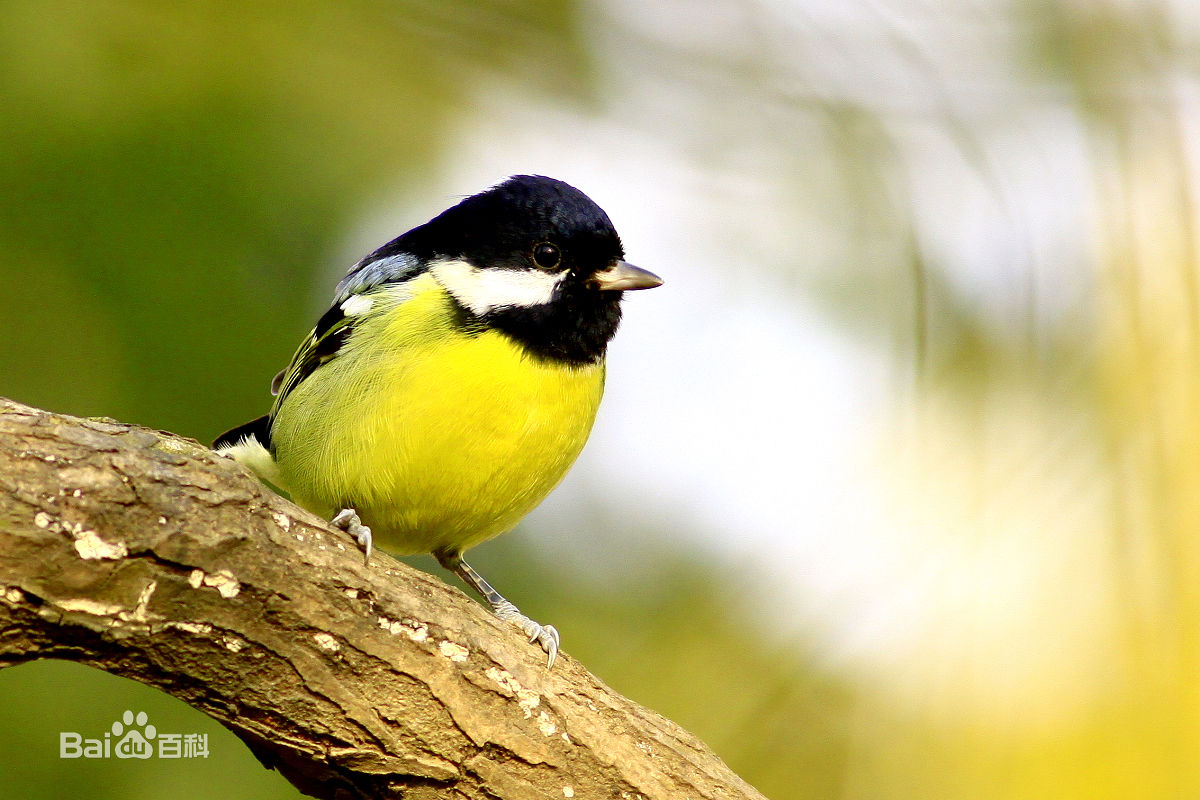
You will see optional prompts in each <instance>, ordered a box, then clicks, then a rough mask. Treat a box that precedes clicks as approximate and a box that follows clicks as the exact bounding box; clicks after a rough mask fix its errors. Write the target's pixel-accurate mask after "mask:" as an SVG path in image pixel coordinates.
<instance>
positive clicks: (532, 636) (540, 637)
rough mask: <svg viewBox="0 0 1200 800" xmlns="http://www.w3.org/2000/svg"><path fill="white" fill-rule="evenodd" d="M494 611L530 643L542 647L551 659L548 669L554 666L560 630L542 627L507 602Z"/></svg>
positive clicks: (493, 607)
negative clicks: (518, 629)
mask: <svg viewBox="0 0 1200 800" xmlns="http://www.w3.org/2000/svg"><path fill="white" fill-rule="evenodd" d="M492 611H494V612H496V616H497V617H499V618H500V619H502V620H504V621H505V622H508V623H511V624H513V625H516V626H517V627H518V628H520V629H521V630H522V631H523V632H524V633H525V635H526V636H528V637H529V641H530V643H533V642H537V643H538V644H540V645H541V646H542V649H543V650H545V651H546V655H547V656H548V657H549V658H548V659H547V661H546V669H550V668H551V667H553V666H554V659H555V658H556V657H557V656H558V642H559V639H558V630H557V629H556V628H555V627H554V626H553V625H541V624H539V623H537V622H534V621H533V620H531V619H530V618H529V617H527V616H525V615H524V614H522V613H521V612H520V610H519V609H518V608H517V607H516V606H514V605H513V604H512V603H510V602H509V601H507V600H504V601H503V602H500V603H497V604H496V605H494V606H492Z"/></svg>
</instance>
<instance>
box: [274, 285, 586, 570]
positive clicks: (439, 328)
mask: <svg viewBox="0 0 1200 800" xmlns="http://www.w3.org/2000/svg"><path fill="white" fill-rule="evenodd" d="M366 298H369V299H370V301H371V302H370V307H369V309H368V310H367V311H365V312H364V313H363V315H362V318H361V320H359V321H358V322H356V324H355V327H354V331H353V333H352V334H350V336H349V338H348V339H347V340H346V342H345V343H344V344H343V345H342V347H341V349H340V350H339V351H338V353H337V355H336V356H335V357H334V358H333V359H332V360H331V361H329V363H327V364H324V365H322V366H320V367H318V368H317V369H316V370H315V371H314V372H313V373H312V374H311V375H309V376H308V377H307V378H305V379H304V380H303V382H301V383H300V384H299V385H298V386H296V387H295V388H294V389H293V390H292V391H291V392H290V393H289V394H287V396H285V397H283V398H282V402H281V404H280V406H279V408H278V409H277V410H276V417H275V422H274V428H273V430H272V442H273V443H274V446H275V450H276V460H277V462H278V466H279V470H280V472H281V474H282V477H283V479H284V482H285V483H286V485H287V487H288V489H289V490H290V491H291V492H292V494H293V498H294V499H295V500H296V501H297V502H299V503H300V504H301V505H304V506H305V507H307V508H308V509H309V510H311V511H313V512H315V513H318V514H322V515H325V516H328V515H329V514H330V513H332V512H334V511H336V510H338V509H341V508H346V507H353V508H355V509H357V511H358V513H359V515H360V517H361V518H362V521H363V522H364V523H365V524H366V525H368V526H370V527H371V528H372V530H373V531H374V534H375V537H376V542H377V543H379V544H380V545H382V546H383V547H384V548H385V549H388V550H392V551H394V552H399V553H416V552H430V551H433V550H438V549H447V550H465V549H466V548H468V547H471V546H472V545H475V544H478V543H479V542H481V541H483V540H485V539H488V538H490V537H492V536H495V535H497V534H499V533H502V532H504V531H506V530H508V529H509V528H511V527H512V526H514V525H515V524H516V523H517V521H518V520H520V519H521V517H523V516H524V515H525V514H527V513H528V512H529V511H530V510H532V509H533V507H534V506H536V505H537V504H538V503H539V502H541V500H542V499H543V498H544V497H545V496H546V495H547V494H548V493H549V492H550V490H551V489H553V488H554V487H555V486H556V485H557V484H558V482H559V481H560V480H561V479H562V477H563V475H565V474H566V472H567V470H568V469H569V468H570V466H571V464H572V463H574V461H575V458H576V457H577V456H578V455H579V452H580V450H582V449H583V445H584V443H585V442H586V441H587V437H588V433H589V432H590V430H591V427H592V422H593V421H594V420H595V416H596V409H597V407H598V406H599V404H600V396H601V394H602V392H603V388H604V364H603V362H600V363H598V364H591V365H584V366H569V365H564V364H556V363H553V362H549V361H546V360H541V359H536V358H533V357H531V356H530V355H528V354H527V352H526V351H525V350H524V349H523V348H522V347H521V346H520V345H519V344H517V343H515V342H514V341H512V340H511V339H509V338H508V337H507V336H505V335H504V334H501V333H499V332H496V331H493V330H487V329H482V328H481V329H479V330H477V331H471V330H469V329H464V328H463V327H462V326H461V325H460V324H459V322H458V318H457V314H456V310H455V306H454V304H453V302H452V301H451V300H450V298H449V296H448V295H447V294H446V293H445V291H444V290H443V289H442V288H441V286H440V285H439V284H438V283H437V282H436V281H435V280H434V279H433V278H432V277H431V276H429V275H424V276H422V277H419V278H416V279H414V280H412V281H409V282H408V283H405V284H400V285H396V286H387V287H383V288H381V289H379V290H377V291H375V292H373V293H371V294H370V295H367V296H366ZM362 305H363V306H365V305H366V300H365V299H364V300H363V301H362Z"/></svg>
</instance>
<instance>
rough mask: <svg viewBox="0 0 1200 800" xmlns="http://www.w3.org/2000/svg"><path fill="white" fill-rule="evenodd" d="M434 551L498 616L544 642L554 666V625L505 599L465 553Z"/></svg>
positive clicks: (556, 632) (538, 640)
mask: <svg viewBox="0 0 1200 800" xmlns="http://www.w3.org/2000/svg"><path fill="white" fill-rule="evenodd" d="M433 555H434V558H436V559H437V560H438V563H439V564H441V565H442V566H443V567H444V568H446V569H448V570H450V571H451V572H453V573H454V574H455V575H457V576H458V577H459V578H462V580H463V583H465V584H467V585H468V586H470V587H471V588H473V589H474V590H475V591H476V592H478V593H479V596H480V597H482V598H483V599H484V600H486V601H487V604H488V605H489V606H491V607H492V611H493V613H495V615H496V616H497V617H499V618H500V619H502V620H504V621H505V622H510V623H512V624H513V625H516V626H517V627H518V628H520V629H521V630H522V631H523V632H524V633H525V635H526V636H528V637H529V641H530V642H537V643H538V644H540V645H541V646H542V649H543V650H545V651H546V653H547V655H548V656H549V659H548V660H547V662H546V669H550V668H551V667H553V666H554V659H555V657H556V656H557V655H558V631H557V630H556V629H555V627H554V626H553V625H539V624H538V623H536V622H534V621H533V620H531V619H530V618H529V617H527V616H525V615H524V614H522V613H521V612H520V610H519V609H518V608H517V607H516V606H515V605H513V604H512V603H510V602H509V601H508V600H505V599H504V596H503V595H502V594H500V593H499V592H497V591H496V590H495V589H493V588H492V585H491V584H490V583H488V582H487V581H485V580H484V579H483V576H482V575H480V574H479V573H478V572H476V571H475V570H474V569H472V568H471V565H470V564H468V563H467V562H466V561H463V559H462V555H461V554H459V553H446V552H438V553H434V554H433Z"/></svg>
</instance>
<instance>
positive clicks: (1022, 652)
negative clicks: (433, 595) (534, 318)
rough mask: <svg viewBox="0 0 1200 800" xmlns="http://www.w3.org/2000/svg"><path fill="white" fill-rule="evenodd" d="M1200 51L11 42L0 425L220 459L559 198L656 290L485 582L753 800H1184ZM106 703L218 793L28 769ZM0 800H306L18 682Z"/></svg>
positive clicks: (577, 12)
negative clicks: (469, 241) (44, 417)
mask: <svg viewBox="0 0 1200 800" xmlns="http://www.w3.org/2000/svg"><path fill="white" fill-rule="evenodd" d="M1198 54H1200V6H1197V5H1196V4H1194V3H1190V2H1187V0H1140V1H1139V0H953V1H951V0H940V1H939V2H930V1H929V0H707V1H703V0H669V1H667V2H653V3H645V2H637V1H635V0H586V1H582V2H568V1H567V0H543V1H542V2H468V1H467V0H442V2H438V3H425V2H416V0H289V1H288V2H282V1H278V2H270V1H269V0H250V2H244V3H232V2H217V1H216V0H208V1H205V0H196V1H195V2H188V3H177V2H171V1H170V0H158V1H155V0H86V2H85V1H83V0H3V2H0V298H2V299H3V311H2V313H0V393H2V394H4V395H8V396H11V397H13V398H15V399H17V400H20V401H23V402H26V403H31V404H34V405H39V406H43V407H46V408H50V409H54V410H56V411H63V412H69V413H73V414H81V415H106V416H112V417H116V418H119V419H122V420H128V421H132V422H138V423H142V424H145V425H150V426H154V427H158V428H163V429H169V430H172V431H176V432H179V433H182V434H186V435H190V436H194V437H196V438H198V439H201V440H205V441H207V440H211V439H212V438H213V437H214V436H215V435H216V434H218V433H219V432H221V431H222V430H224V429H225V428H227V427H229V426H231V425H233V424H236V423H239V422H242V421H244V420H246V419H249V418H251V417H253V416H256V415H258V414H260V413H262V412H263V411H264V410H265V409H266V408H267V405H268V403H269V395H268V392H267V388H268V384H269V381H270V378H271V376H272V375H273V374H274V373H275V371H276V370H277V369H279V368H280V367H281V366H282V365H283V364H284V363H285V362H286V360H287V359H288V358H289V356H290V355H291V353H292V351H293V348H294V346H295V344H296V342H297V341H298V338H299V337H300V336H302V335H304V334H305V333H306V331H307V329H308V327H309V326H310V324H311V323H312V321H313V320H315V319H316V317H317V315H319V314H320V313H321V311H322V310H323V308H324V304H325V302H327V300H328V298H329V295H330V292H331V289H332V286H333V283H334V282H335V281H336V279H337V277H338V276H339V275H340V274H341V272H342V271H343V270H344V269H345V268H346V267H347V266H349V265H350V264H351V263H352V262H353V261H355V260H356V259H357V258H358V257H359V256H361V255H362V254H363V253H365V252H367V251H368V250H370V249H371V248H373V247H375V246H376V245H378V244H380V243H382V242H383V241H386V240H387V239H390V238H391V237H393V236H395V235H397V234H398V233H400V232H402V231H404V230H406V229H408V228H409V227H412V226H413V225H416V224H419V223H420V222H423V221H425V220H426V219H428V218H429V217H430V216H432V215H433V214H435V213H437V212H438V211H440V210H442V209H443V208H445V207H447V206H449V205H451V204H452V203H454V202H456V201H457V199H459V198H460V197H462V196H464V195H467V194H471V193H473V192H475V191H478V190H480V189H482V188H484V187H485V186H488V185H490V184H492V183H495V182H497V181H499V180H501V179H503V178H504V177H505V176H507V175H509V174H513V173H519V172H527V173H528V172H533V173H542V174H548V175H552V176H555V177H558V178H562V179H564V180H567V181H568V182H570V183H573V184H575V185H577V186H579V187H580V188H581V189H583V190H584V191H585V192H587V193H588V194H590V195H591V196H592V197H593V198H594V199H595V200H597V202H599V203H600V205H601V206H603V207H604V208H605V209H606V210H607V211H608V212H609V214H610V216H611V217H612V218H613V220H614V221H615V223H616V225H617V228H618V229H619V230H620V231H621V232H622V235H623V238H624V240H625V243H626V247H627V251H628V256H629V258H630V260H631V261H633V262H634V263H637V264H640V265H643V266H645V267H648V268H650V269H653V270H654V271H656V272H658V273H659V274H661V275H663V276H664V277H665V279H666V281H667V283H666V285H665V286H664V287H663V288H662V289H659V290H656V291H653V292H645V293H638V294H636V295H631V296H630V297H629V298H628V301H627V303H626V321H625V323H624V326H623V329H622V331H621V333H620V335H619V336H618V338H617V341H616V343H615V345H614V346H613V348H612V352H611V359H610V381H609V390H608V396H607V398H606V404H605V406H604V408H603V409H602V412H601V417H600V420H599V422H598V425H597V428H596V431H595V433H594V435H593V439H592V442H591V443H590V444H589V446H588V449H587V451H586V452H585V454H584V455H583V457H582V458H581V461H580V463H579V465H578V467H577V468H576V469H575V471H574V472H573V473H572V474H571V476H570V477H569V478H568V479H567V481H566V483H565V484H564V485H563V486H562V487H561V489H560V490H559V491H558V492H557V493H556V494H555V495H554V496H553V497H552V498H551V499H550V500H549V501H547V502H546V503H545V504H544V505H543V507H542V508H541V509H539V510H538V511H537V512H536V513H535V514H534V515H533V516H531V517H530V518H529V519H528V520H527V521H526V522H525V523H523V524H522V526H521V527H520V529H519V530H518V531H517V532H515V533H513V534H511V535H508V536H506V537H502V538H500V539H498V540H496V541H494V542H491V543H489V544H487V545H484V546H482V547H480V548H479V549H478V550H477V551H473V557H472V561H473V562H475V563H476V566H478V567H479V568H480V569H481V570H483V571H484V572H485V574H487V575H489V576H490V577H491V579H492V580H493V581H494V582H495V583H496V584H497V585H498V586H500V587H502V588H503V589H504V590H505V591H506V593H507V594H509V596H510V597H512V598H513V599H514V600H515V601H516V602H517V603H519V604H520V605H521V607H522V608H523V609H524V610H525V611H527V612H528V613H529V614H530V615H531V616H533V617H534V618H537V619H542V620H547V621H553V622H554V623H555V624H556V625H557V626H558V627H559V628H560V630H561V631H563V637H564V644H565V647H566V649H567V651H569V652H570V653H571V654H572V655H573V656H575V657H577V658H579V659H580V660H582V661H583V662H584V663H585V664H587V665H588V666H589V667H590V668H591V669H592V670H594V671H595V672H596V673H598V674H599V675H600V676H601V677H602V678H603V679H604V680H606V681H607V682H609V683H610V684H611V685H612V686H614V687H615V688H616V689H617V690H619V691H621V692H623V693H625V694H627V695H629V696H630V697H632V698H634V699H635V700H637V701H639V702H641V703H644V704H646V705H649V706H651V707H653V708H655V709H657V710H658V711H661V712H662V713H664V714H666V715H667V716H669V717H671V718H673V719H675V720H676V721H678V722H679V723H680V724H682V725H683V726H685V727H687V728H689V729H690V730H692V731H694V732H695V733H697V734H698V735H700V736H701V737H702V738H703V739H704V740H705V741H707V742H708V743H709V744H710V745H711V746H712V747H714V748H715V749H716V751H717V752H718V753H719V754H720V755H721V756H722V757H723V758H724V759H726V760H727V761H728V763H729V764H730V765H731V766H732V767H733V768H734V769H735V770H736V771H738V772H739V773H740V774H741V775H743V776H744V777H745V778H746V779H747V780H749V781H750V782H751V783H753V784H754V785H755V786H757V787H758V788H759V789H761V790H762V791H763V792H764V793H765V794H766V795H768V796H769V797H771V798H773V799H774V800H789V799H790V798H837V799H841V798H845V799H847V800H850V799H854V800H857V799H858V798H862V799H863V800H866V799H867V798H871V799H878V800H928V799H930V798H936V799H938V800H941V799H942V798H964V799H966V798H970V799H971V800H990V799H991V798H997V799H999V798H1022V799H1024V798H1054V799H1055V800H1067V799H1069V798H1088V800H1096V799H1097V798H1114V799H1115V798H1121V799H1122V800H1126V799H1128V798H1193V797H1198V796H1200V289H1198V284H1200V278H1198V271H1197V270H1198V259H1200V255H1198V244H1197V238H1196V234H1197V213H1198V210H1197V201H1196V190H1197V186H1198V185H1200V184H1198V177H1197V170H1198V169H1200V148H1198V143H1200V56H1198ZM419 563H421V565H423V566H425V567H427V568H430V569H435V567H434V566H433V564H432V562H431V561H423V562H419ZM126 708H132V709H135V710H138V709H143V710H146V711H147V712H148V713H149V715H150V718H151V720H152V722H154V723H155V724H156V726H157V727H158V729H159V730H161V731H177V732H192V731H196V732H208V733H209V734H210V751H211V757H210V758H209V759H208V760H207V761H189V762H166V761H151V762H147V763H139V764H137V765H133V764H129V763H126V762H115V761H112V762H79V761H70V762H67V761H61V760H59V759H58V758H57V741H58V732H59V731H63V730H74V731H81V732H84V734H85V735H99V732H102V731H103V730H105V729H106V728H107V727H108V725H109V724H110V723H111V722H112V721H113V720H115V719H117V718H118V717H119V716H120V714H121V712H122V711H123V710H124V709H126ZM88 732H94V733H92V734H89V733H88ZM0 795H2V796H4V797H23V798H39V797H65V796H80V797H90V798H110V797H111V798H118V797H119V798H157V797H168V796H169V797H176V798H210V797H217V796H220V797H229V798H241V797H245V798H249V797H254V798H286V797H295V796H296V793H295V791H294V790H293V789H291V787H290V786H289V785H288V784H287V783H286V782H285V781H284V780H283V779H281V778H279V777H278V776H277V775H275V774H273V773H268V772H266V771H264V770H263V769H261V768H260V767H259V765H258V764H257V762H255V760H254V759H253V757H252V756H251V755H250V754H249V753H248V752H247V751H246V750H245V749H244V748H243V747H242V746H241V745H240V744H239V743H238V742H237V740H236V739H234V738H233V737H232V736H231V735H229V734H226V733H224V732H223V730H222V729H220V728H219V727H218V726H216V725H215V724H213V723H212V722H211V721H209V720H208V719H207V718H206V717H204V716H203V715H201V714H199V713H198V712H194V711H192V710H191V709H189V708H187V707H186V706H184V705H183V704H181V703H179V702H177V701H175V700H173V699H171V698H166V697H163V696H161V695H159V694H157V693H155V692H153V691H151V690H149V689H147V688H145V687H142V686H140V685H137V684H134V683H131V682H128V681H123V680H119V679H116V678H112V677H110V676H107V675H104V674H101V673H97V672H94V671H91V670H88V669H85V668H82V667H77V666H75V665H71V664H61V663H50V662H38V663H34V664H30V665H26V666H22V667H19V668H14V669H8V670H4V671H2V672H0Z"/></svg>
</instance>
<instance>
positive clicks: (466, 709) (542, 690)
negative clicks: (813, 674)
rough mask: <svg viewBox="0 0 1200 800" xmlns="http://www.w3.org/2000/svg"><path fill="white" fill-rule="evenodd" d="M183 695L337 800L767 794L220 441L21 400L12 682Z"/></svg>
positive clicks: (3, 656) (2, 570)
mask: <svg viewBox="0 0 1200 800" xmlns="http://www.w3.org/2000/svg"><path fill="white" fill-rule="evenodd" d="M38 658H63V659H69V660H72V661H78V662H80V663H83V664H88V665H91V666H94V667H98V668H99V669H103V670H106V671H108V672H111V673H113V674H116V675H122V676H125V677H128V678H133V679H134V680H137V681H141V682H142V683H146V684H149V685H151V686H155V687H157V688H159V689H161V690H162V691H164V692H167V693H169V694H172V695H174V696H176V697H178V698H180V699H182V700H184V701H185V702H187V703H189V704H190V705H192V706H194V707H195V708H198V709H200V710H201V711H203V712H204V713H206V714H208V715H209V716H211V717H213V718H215V719H217V720H219V721H220V722H221V723H222V724H224V725H225V726H226V727H228V728H229V729H230V730H232V731H233V732H234V733H236V734H237V735H238V736H239V737H241V739H242V740H243V741H244V742H246V744H247V745H248V746H249V747H250V748H251V749H252V750H253V751H254V753H255V754H256V755H257V756H258V757H259V759H260V760H261V761H262V762H263V763H264V764H266V765H267V766H269V767H273V768H275V769H278V770H279V771H280V772H281V773H283V775H284V776H286V777H287V778H288V780H290V781H291V782H292V783H294V784H295V785H296V786H297V787H299V788H300V789H301V790H302V791H304V792H306V793H308V794H312V795H314V796H316V797H328V798H334V797H336V798H377V797H393V798H395V797H404V798H426V797H429V798H432V797H447V796H456V797H464V798H502V799H504V800H507V799H508V798H512V799H513V800H517V799H518V798H520V800H528V798H538V797H545V798H563V797H572V796H573V797H580V798H600V797H603V798H654V799H657V798H664V799H665V798H680V797H697V798H761V795H759V794H758V793H757V792H756V791H755V790H754V789H753V788H751V787H750V786H749V785H747V784H746V783H745V782H744V781H742V780H741V779H740V778H738V777H737V776H736V775H734V774H733V773H732V772H731V771H730V770H729V768H728V767H726V766H725V765H724V764H723V763H722V762H721V761H720V760H719V759H718V758H717V757H716V756H715V755H713V754H712V752H711V751H709V750H708V748H707V747H705V746H704V745H703V744H702V743H701V742H700V741H698V740H697V739H696V738H695V737H693V736H691V735H690V734H688V733H687V732H686V731H684V730H682V729H681V728H679V727H678V726H677V725H675V724H673V723H671V722H670V721H668V720H666V719H664V718H663V717H661V716H659V715H657V714H655V713H654V712H652V711H649V710H647V709H644V708H641V707H639V706H637V705H636V704H634V703H632V702H630V701H629V700H627V699H625V698H624V697H621V696H620V695H618V694H616V693H614V692H613V691H611V690H610V689H609V688H608V687H606V686H605V685H604V684H603V683H601V682H600V681H599V680H598V679H597V678H595V677H594V676H592V675H591V674H589V673H588V672H587V671H586V670H584V669H583V668H582V667H581V666H580V665H579V664H578V662H576V661H574V660H573V659H571V658H569V657H564V656H561V655H560V657H559V661H558V663H557V664H556V665H555V668H554V669H553V670H550V671H548V670H547V669H546V666H545V654H544V653H543V652H542V651H541V649H540V648H537V647H535V646H530V645H528V644H527V643H526V642H525V641H524V638H523V637H522V636H521V635H520V634H519V633H518V632H517V631H516V630H515V629H513V628H511V627H510V626H508V625H505V624H504V623H501V622H499V621H497V620H496V619H495V618H494V617H492V615H490V614H489V613H487V611H485V610H484V609H483V608H482V606H480V605H479V604H478V603H475V602H472V601H471V600H470V599H468V598H467V597H466V596H465V595H464V594H463V593H462V592H460V591H458V590H457V589H455V588H452V587H450V586H448V585H446V584H444V583H442V582H441V581H438V580H437V579H435V578H433V577H431V576H428V575H426V574H424V573H422V572H420V571H418V570H415V569H412V568H410V567H408V566H407V565H405V564H401V563H399V562H397V561H395V560H394V559H391V558H389V557H387V556H385V555H376V556H374V557H372V559H371V563H370V564H369V565H365V566H364V565H363V563H362V555H361V553H360V552H359V551H358V549H357V548H356V547H355V546H354V545H353V543H352V542H351V540H350V539H349V538H348V537H347V536H346V535H345V534H343V533H340V532H338V531H336V530H334V529H332V528H330V527H329V525H328V524H327V523H326V522H324V521H323V520H320V519H318V518H316V517H314V516H313V515H312V514H309V513H308V512H306V511H304V510H302V509H300V508H298V507H297V506H295V505H293V504H292V503H290V502H288V501H287V500H284V499H283V498H281V497H278V496H277V495H275V494H273V493H271V492H270V491H268V490H266V489H265V488H263V487H262V485H261V484H260V483H259V482H258V481H257V480H256V479H255V478H254V477H253V476H252V475H251V474H250V473H249V472H247V471H246V470H245V469H243V468H242V467H241V466H239V465H237V464H235V463H234V462H232V461H230V460H228V459H225V458H222V457H220V456H217V455H216V454H214V453H213V452H211V451H210V450H208V449H207V448H205V447H203V446H201V445H200V444H199V443H197V442H195V441H193V440H190V439H183V438H181V437H178V436H174V435H172V434H167V433H161V432H155V431H150V430H147V429H145V428H139V427H137V426H134V425H127V424H123V423H118V422H115V421H112V420H88V419H79V418H76V417H69V416H64V415H60V414H52V413H50V412H47V411H41V410H39V409H34V408H30V407H27V406H23V405H20V404H18V403H14V402H12V401H8V400H4V399H2V398H0V667H4V666H11V665H13V664H18V663H22V662H25V661H30V660H33V659H38Z"/></svg>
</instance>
